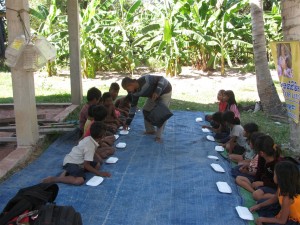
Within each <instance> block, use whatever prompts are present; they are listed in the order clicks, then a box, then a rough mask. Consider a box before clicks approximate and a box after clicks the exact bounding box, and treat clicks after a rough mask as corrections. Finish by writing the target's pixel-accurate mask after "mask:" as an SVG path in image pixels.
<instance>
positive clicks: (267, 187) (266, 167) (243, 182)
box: [236, 135, 281, 200]
mask: <svg viewBox="0 0 300 225" xmlns="http://www.w3.org/2000/svg"><path fill="white" fill-rule="evenodd" d="M255 145H256V148H255V149H256V150H258V152H257V153H258V154H259V158H258V167H257V172H256V174H255V179H254V182H251V181H250V180H249V179H248V178H246V177H242V176H238V177H237V178H236V183H237V184H238V185H239V186H241V187H243V188H245V189H246V190H247V191H249V192H251V193H252V196H253V198H254V200H260V199H268V198H271V197H273V195H274V194H275V193H276V189H277V185H276V184H275V183H274V180H273V176H274V167H275V165H276V163H277V162H279V160H280V152H281V149H280V148H279V146H277V145H276V144H274V140H273V139H272V138H271V137H270V136H269V135H263V136H260V137H258V138H257V140H256V141H255Z"/></svg>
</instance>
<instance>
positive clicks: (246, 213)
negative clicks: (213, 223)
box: [235, 206, 254, 220]
mask: <svg viewBox="0 0 300 225" xmlns="http://www.w3.org/2000/svg"><path fill="white" fill-rule="evenodd" d="M235 209H236V211H237V213H238V214H239V217H241V218H242V219H243V220H254V218H253V215H252V213H251V212H250V210H249V209H248V208H247V207H243V206H237V207H235Z"/></svg>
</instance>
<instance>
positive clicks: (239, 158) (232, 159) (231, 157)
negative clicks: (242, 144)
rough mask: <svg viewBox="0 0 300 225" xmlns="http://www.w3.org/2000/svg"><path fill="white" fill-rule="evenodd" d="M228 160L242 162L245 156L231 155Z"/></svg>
mask: <svg viewBox="0 0 300 225" xmlns="http://www.w3.org/2000/svg"><path fill="white" fill-rule="evenodd" d="M228 158H229V159H230V160H231V161H232V162H237V163H238V162H241V161H242V160H243V155H238V154H230V155H229V156H228Z"/></svg>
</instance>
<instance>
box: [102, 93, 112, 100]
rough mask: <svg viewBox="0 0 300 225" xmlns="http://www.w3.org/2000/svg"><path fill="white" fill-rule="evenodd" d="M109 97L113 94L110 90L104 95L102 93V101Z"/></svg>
mask: <svg viewBox="0 0 300 225" xmlns="http://www.w3.org/2000/svg"><path fill="white" fill-rule="evenodd" d="M109 98H111V94H110V93H109V92H105V93H103V95H102V102H105V101H106V100H107V99H109Z"/></svg>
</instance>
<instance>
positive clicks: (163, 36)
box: [31, 0, 282, 77]
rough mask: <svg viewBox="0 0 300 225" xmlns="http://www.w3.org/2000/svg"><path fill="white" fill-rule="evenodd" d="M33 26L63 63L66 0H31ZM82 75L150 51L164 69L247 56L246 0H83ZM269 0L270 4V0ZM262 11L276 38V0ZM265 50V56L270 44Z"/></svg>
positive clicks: (206, 66) (138, 59)
mask: <svg viewBox="0 0 300 225" xmlns="http://www.w3.org/2000/svg"><path fill="white" fill-rule="evenodd" d="M32 2H33V3H34V4H32V9H31V14H32V16H33V17H32V24H33V29H34V30H35V32H36V33H39V34H42V35H44V36H46V37H47V38H48V40H50V41H51V42H52V43H53V44H54V45H55V46H56V48H57V50H58V52H57V55H58V60H57V61H56V62H57V63H58V64H59V65H60V66H62V65H65V64H67V62H68V58H69V49H68V31H67V16H66V3H65V2H64V1H63V0H43V1H41V2H40V3H39V2H38V1H36V0H32ZM79 3H80V7H81V9H80V22H81V26H80V27H81V34H80V36H81V41H80V44H81V56H82V62H81V63H82V69H83V76H85V77H94V76H95V72H96V71H97V70H118V71H122V72H128V73H133V72H134V70H135V68H136V67H137V66H139V65H141V64H145V63H146V62H147V60H148V59H149V58H150V57H151V58H155V59H157V60H159V61H163V62H164V63H163V64H164V66H165V70H166V74H167V75H170V76H174V75H176V74H179V73H180V71H181V66H182V65H194V66H195V67H196V68H197V69H202V70H204V71H207V70H212V69H215V68H217V67H218V68H221V72H222V74H225V67H226V66H234V64H240V63H247V62H249V61H251V60H252V58H253V53H252V34H251V18H250V16H249V3H248V1H246V0H242V1H240V0H223V1H216V0H180V1H177V0H176V1H175V0H164V1H159V0H154V1H142V0H135V1H134V0H130V1H124V0H117V1H114V0H105V1H101V0H91V1H86V0H81V1H79ZM269 3H270V4H269ZM269 3H268V5H267V11H266V12H265V30H266V37H267V42H268V43H269V42H270V41H273V40H280V39H281V38H282V37H281V32H280V31H281V16H280V5H279V3H278V2H276V1H269ZM268 53H269V58H271V57H270V51H268Z"/></svg>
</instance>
